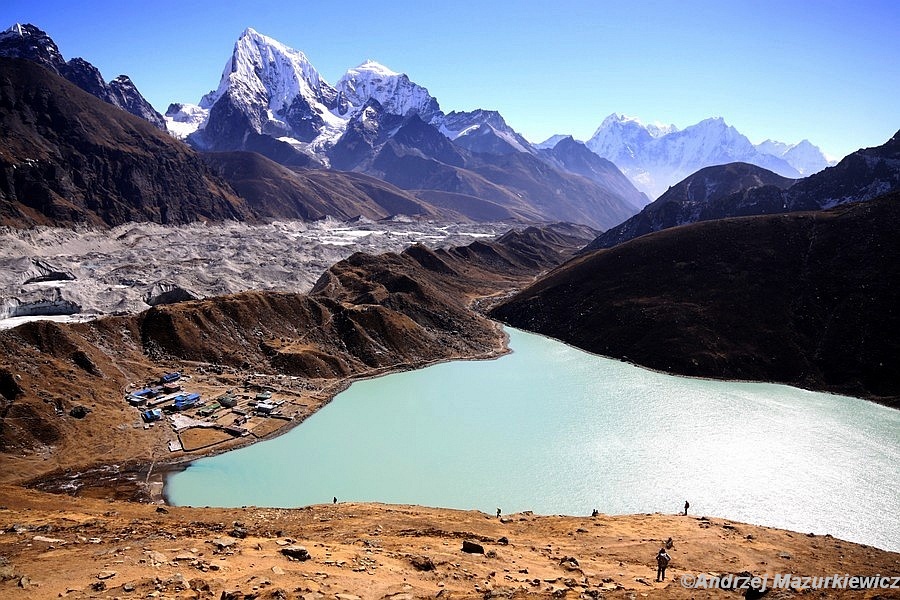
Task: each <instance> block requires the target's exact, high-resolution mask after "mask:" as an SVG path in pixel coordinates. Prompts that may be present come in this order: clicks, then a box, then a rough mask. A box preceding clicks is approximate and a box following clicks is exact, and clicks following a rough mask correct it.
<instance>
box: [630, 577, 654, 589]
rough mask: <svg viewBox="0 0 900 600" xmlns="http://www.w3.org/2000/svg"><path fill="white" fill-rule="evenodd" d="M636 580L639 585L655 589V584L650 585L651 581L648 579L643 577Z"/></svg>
mask: <svg viewBox="0 0 900 600" xmlns="http://www.w3.org/2000/svg"><path fill="white" fill-rule="evenodd" d="M634 580H635V581H637V582H638V583H643V584H644V585H646V586H649V587H653V584H652V583H650V582H649V581H647V580H646V579H644V578H643V577H635V578H634Z"/></svg>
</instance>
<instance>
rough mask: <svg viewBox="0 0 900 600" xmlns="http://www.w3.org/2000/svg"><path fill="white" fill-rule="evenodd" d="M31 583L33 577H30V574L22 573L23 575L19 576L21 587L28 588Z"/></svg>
mask: <svg viewBox="0 0 900 600" xmlns="http://www.w3.org/2000/svg"><path fill="white" fill-rule="evenodd" d="M30 585H31V577H29V576H28V575H22V577H20V578H19V587H20V588H27V587H28V586H30Z"/></svg>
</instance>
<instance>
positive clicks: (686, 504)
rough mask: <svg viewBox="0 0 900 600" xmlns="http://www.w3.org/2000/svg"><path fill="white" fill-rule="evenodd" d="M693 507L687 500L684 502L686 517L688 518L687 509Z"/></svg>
mask: <svg viewBox="0 0 900 600" xmlns="http://www.w3.org/2000/svg"><path fill="white" fill-rule="evenodd" d="M690 507H691V503H690V502H688V501H687V500H685V501H684V516H687V509H689V508H690Z"/></svg>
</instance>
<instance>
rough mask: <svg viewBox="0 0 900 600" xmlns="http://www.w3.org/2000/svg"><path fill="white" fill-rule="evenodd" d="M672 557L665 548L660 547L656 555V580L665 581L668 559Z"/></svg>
mask: <svg viewBox="0 0 900 600" xmlns="http://www.w3.org/2000/svg"><path fill="white" fill-rule="evenodd" d="M670 560H672V558H671V557H670V556H669V555H668V554H667V553H666V549H665V548H660V549H659V552H658V553H657V555H656V580H657V581H665V580H666V567H668V566H669V561H670Z"/></svg>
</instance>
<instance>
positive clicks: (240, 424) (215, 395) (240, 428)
mask: <svg viewBox="0 0 900 600" xmlns="http://www.w3.org/2000/svg"><path fill="white" fill-rule="evenodd" d="M283 378H284V376H268V375H262V374H257V375H255V376H251V377H248V378H246V379H245V380H244V381H243V382H242V383H239V384H236V385H234V386H233V387H224V388H223V386H221V384H219V385H216V384H210V382H208V381H204V379H205V378H204V377H202V376H201V375H189V374H185V373H183V372H181V371H171V372H167V373H164V374H163V375H162V376H160V377H159V378H158V379H156V380H152V381H146V382H143V383H142V384H132V385H130V386H128V388H127V389H126V390H125V402H127V403H128V404H129V405H131V406H132V407H134V408H135V409H136V410H137V411H139V413H140V418H141V421H142V424H143V427H144V429H151V428H153V427H160V426H166V425H169V426H171V428H172V431H173V432H174V434H175V436H174V438H172V437H170V438H169V440H168V450H169V452H172V453H177V452H181V451H183V452H193V451H197V450H205V449H208V448H211V447H213V446H218V445H223V446H229V447H230V446H232V445H234V444H236V443H237V444H239V443H240V442H241V438H246V437H248V436H250V437H252V438H254V439H260V438H263V437H266V436H269V435H271V434H272V433H274V432H275V431H277V430H279V429H282V428H283V427H285V426H288V425H290V423H291V422H293V421H295V420H303V419H305V418H306V417H307V416H309V415H310V414H312V413H313V412H314V411H315V410H316V409H318V408H319V407H320V406H321V405H322V404H323V400H324V396H322V395H320V394H317V393H315V392H316V391H319V390H317V389H316V388H315V387H314V386H309V385H307V384H304V383H300V382H298V381H294V380H297V379H298V378H289V381H288V382H286V383H285V382H280V385H278V383H279V382H278V381H277V380H280V379H283ZM268 379H276V382H274V383H272V384H271V385H266V382H267V380H268ZM298 383H299V385H298ZM292 384H293V385H292ZM297 387H299V388H300V390H297V389H295V388H297ZM310 391H312V392H313V393H312V394H311V395H310V394H309V392H310ZM304 392H305V393H304ZM301 399H302V400H303V402H301V401H300V400H301ZM247 441H249V440H247ZM228 442H231V443H228Z"/></svg>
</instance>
